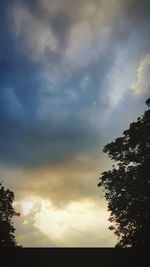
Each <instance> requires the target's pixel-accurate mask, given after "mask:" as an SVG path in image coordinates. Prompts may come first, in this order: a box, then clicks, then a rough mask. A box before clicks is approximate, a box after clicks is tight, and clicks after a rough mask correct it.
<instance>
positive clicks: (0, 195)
mask: <svg viewBox="0 0 150 267" xmlns="http://www.w3.org/2000/svg"><path fill="white" fill-rule="evenodd" d="M13 201H14V193H13V192H12V191H10V190H9V189H7V190H5V189H4V186H3V185H2V183H0V247H16V246H17V243H16V241H15V236H14V231H15V228H14V227H13V222H12V217H13V216H19V213H17V212H16V211H15V209H14V208H13V206H12V203H13Z"/></svg>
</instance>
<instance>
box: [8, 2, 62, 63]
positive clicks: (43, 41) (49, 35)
mask: <svg viewBox="0 0 150 267" xmlns="http://www.w3.org/2000/svg"><path fill="white" fill-rule="evenodd" d="M12 20H13V22H14V31H15V37H16V39H17V41H18V45H19V46H23V48H24V50H25V52H26V55H27V56H28V55H30V59H32V60H35V61H37V60H44V59H46V54H47V53H49V52H51V53H56V51H57V49H58V40H57V38H56V36H55V35H54V34H53V32H52V30H51V28H50V25H49V24H48V23H47V22H45V21H40V20H39V19H38V18H37V17H36V16H34V15H33V14H32V13H31V12H30V11H29V10H28V8H27V7H25V6H19V5H18V6H15V7H14V9H13V11H12Z"/></svg>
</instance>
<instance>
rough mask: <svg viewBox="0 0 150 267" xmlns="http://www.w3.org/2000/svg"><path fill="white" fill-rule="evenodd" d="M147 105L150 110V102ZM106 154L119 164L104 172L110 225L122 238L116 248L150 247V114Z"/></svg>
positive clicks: (133, 124)
mask: <svg viewBox="0 0 150 267" xmlns="http://www.w3.org/2000/svg"><path fill="white" fill-rule="evenodd" d="M146 104H147V105H148V107H150V98H149V99H147V101H146ZM103 151H104V152H105V153H108V155H109V157H110V158H111V159H112V160H114V161H115V162H116V164H115V165H113V167H112V170H108V171H105V172H103V173H102V174H101V175H102V176H101V177H100V183H99V184H98V186H103V187H104V191H105V197H106V199H107V201H108V210H109V211H110V218H109V221H110V222H112V225H111V226H110V227H109V228H110V230H114V233H115V235H116V236H117V238H118V243H117V245H116V247H148V246H150V110H149V109H148V110H146V111H145V113H144V115H143V116H142V117H139V118H138V119H137V121H136V122H133V123H131V124H130V127H129V129H127V130H126V131H124V132H123V137H120V138H117V139H116V140H115V141H114V142H111V143H109V144H107V145H106V146H105V147H104V149H103Z"/></svg>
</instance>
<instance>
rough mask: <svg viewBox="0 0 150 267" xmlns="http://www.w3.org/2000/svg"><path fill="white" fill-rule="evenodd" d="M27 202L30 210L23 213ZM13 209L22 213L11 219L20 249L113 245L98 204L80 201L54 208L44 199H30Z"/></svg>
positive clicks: (106, 222)
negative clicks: (21, 246)
mask: <svg viewBox="0 0 150 267" xmlns="http://www.w3.org/2000/svg"><path fill="white" fill-rule="evenodd" d="M29 201H30V203H32V209H30V211H29V212H28V213H24V212H23V210H22V207H25V205H27V204H28V203H29ZM15 208H16V209H19V210H20V211H22V212H21V217H20V218H17V219H15V227H16V229H17V231H16V236H17V240H18V243H19V244H22V245H23V246H26V245H27V244H28V246H30V247H33V246H37V244H38V246H48V247H54V246H57V247H76V246H81V247H82V246H84V247H91V246H94V247H102V246H113V245H114V243H115V238H113V236H112V234H111V233H110V232H109V230H107V231H106V230H104V229H105V227H106V225H107V227H108V226H109V223H108V220H107V218H108V212H107V211H106V204H105V203H104V202H102V201H101V205H99V204H96V203H95V202H93V201H89V200H87V201H85V200H84V201H80V202H79V201H74V202H70V203H69V204H67V205H63V206H62V207H55V206H53V204H52V203H51V202H50V201H49V200H47V199H42V198H34V197H31V198H26V199H24V201H21V202H18V203H16V205H15ZM76 218H78V219H77V220H76ZM20 220H21V221H20ZM37 238H39V239H38V243H37Z"/></svg>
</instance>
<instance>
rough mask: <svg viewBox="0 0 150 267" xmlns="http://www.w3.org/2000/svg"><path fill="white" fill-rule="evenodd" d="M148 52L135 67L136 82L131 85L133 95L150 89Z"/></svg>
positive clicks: (149, 56)
mask: <svg viewBox="0 0 150 267" xmlns="http://www.w3.org/2000/svg"><path fill="white" fill-rule="evenodd" d="M149 75H150V54H147V55H146V56H145V57H144V59H143V60H142V61H141V62H140V64H139V67H138V69H137V82H136V83H135V84H133V85H132V86H131V90H132V91H133V93H134V94H135V95H141V94H144V93H145V92H148V91H149V90H150V81H149Z"/></svg>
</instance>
